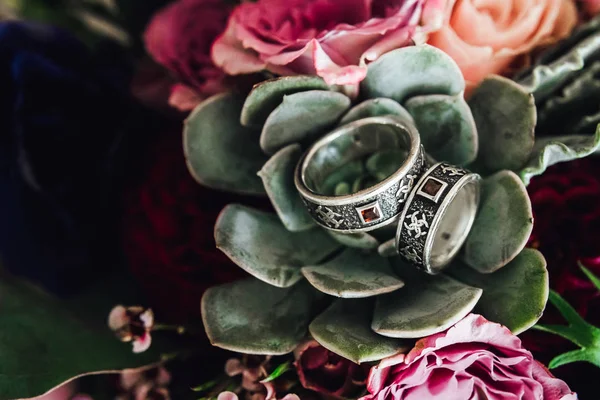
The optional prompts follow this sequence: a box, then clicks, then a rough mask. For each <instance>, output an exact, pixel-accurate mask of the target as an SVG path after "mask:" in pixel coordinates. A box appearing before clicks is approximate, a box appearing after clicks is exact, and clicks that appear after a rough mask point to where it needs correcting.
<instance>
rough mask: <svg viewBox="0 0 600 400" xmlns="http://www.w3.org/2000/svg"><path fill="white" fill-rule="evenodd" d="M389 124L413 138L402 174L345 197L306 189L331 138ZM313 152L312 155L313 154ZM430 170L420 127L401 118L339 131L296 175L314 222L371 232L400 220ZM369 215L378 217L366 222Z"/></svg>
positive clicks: (346, 230)
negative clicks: (310, 168)
mask: <svg viewBox="0 0 600 400" xmlns="http://www.w3.org/2000/svg"><path fill="white" fill-rule="evenodd" d="M357 123H360V124H361V125H360V126H365V124H386V125H392V126H394V125H395V126H397V127H398V129H403V130H404V134H406V135H409V139H410V145H411V148H410V150H409V155H408V157H407V160H406V161H405V162H404V164H403V165H402V166H401V167H400V169H399V170H398V171H396V172H395V173H394V174H392V175H391V176H389V177H388V178H386V179H385V180H383V181H382V182H380V183H378V184H377V185H374V186H372V187H370V188H367V189H363V190H361V191H359V192H357V193H355V194H351V195H344V196H325V195H320V194H317V193H314V192H313V191H311V190H310V189H308V187H307V186H306V184H305V182H304V178H303V170H304V166H305V165H306V164H307V163H309V162H310V161H311V160H310V159H309V160H307V157H310V155H311V154H312V153H314V152H315V149H318V148H319V146H326V145H327V140H329V137H330V136H331V135H340V134H352V129H353V125H354V126H356V124H357ZM311 152H312V153H311ZM425 169H426V158H425V153H424V151H423V147H422V146H421V144H420V138H419V134H418V132H417V131H416V127H414V126H408V124H407V123H406V121H403V120H401V119H399V118H396V117H392V116H386V117H371V118H365V119H363V120H360V121H357V122H356V123H351V124H348V125H346V126H344V127H342V128H340V129H337V130H335V131H333V132H332V133H330V134H329V135H327V136H325V137H324V138H322V139H321V140H320V141H319V142H317V143H315V145H314V146H313V148H311V149H309V151H308V152H307V153H306V154H305V155H304V156H303V157H302V159H301V160H300V162H299V163H298V166H297V168H296V173H295V184H296V188H297V189H298V191H299V193H300V195H301V198H302V200H303V202H304V204H305V205H306V208H307V210H308V212H309V214H310V215H311V216H312V217H313V219H314V220H315V221H316V222H317V223H318V224H319V225H321V226H323V227H324V228H326V229H329V230H332V231H337V232H343V233H352V232H361V231H370V230H373V229H376V228H379V227H382V226H385V225H388V224H390V223H393V222H395V221H397V219H398V216H399V215H400V213H401V212H402V209H403V207H404V204H405V202H406V199H407V198H408V195H409V193H410V191H411V190H412V188H413V187H414V184H415V183H416V182H417V180H418V179H419V177H420V176H421V175H422V174H423V172H424V170H425ZM365 216H372V217H374V218H368V219H365Z"/></svg>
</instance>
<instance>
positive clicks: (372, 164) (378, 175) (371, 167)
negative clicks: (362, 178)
mask: <svg viewBox="0 0 600 400" xmlns="http://www.w3.org/2000/svg"><path fill="white" fill-rule="evenodd" d="M405 159H406V151H403V150H385V151H379V152H377V153H374V154H373V155H372V156H370V157H369V158H368V159H367V161H366V162H365V168H366V170H367V172H368V173H369V174H370V175H371V176H372V177H373V178H375V180H376V181H377V182H381V181H382V180H384V179H385V178H387V177H388V176H390V175H392V174H393V173H394V172H396V171H397V170H398V168H400V167H401V166H402V164H403V163H404V160H405Z"/></svg>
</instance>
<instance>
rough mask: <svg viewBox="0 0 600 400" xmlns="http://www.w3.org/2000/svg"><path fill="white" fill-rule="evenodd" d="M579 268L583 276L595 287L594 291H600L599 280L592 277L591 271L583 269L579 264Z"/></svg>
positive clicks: (594, 276)
mask: <svg viewBox="0 0 600 400" xmlns="http://www.w3.org/2000/svg"><path fill="white" fill-rule="evenodd" d="M579 268H581V270H582V271H583V273H584V274H585V276H587V277H588V279H589V280H590V282H592V283H593V284H594V286H596V289H598V291H600V278H598V277H597V276H596V275H594V273H593V272H592V271H590V270H589V269H587V268H586V267H584V266H583V265H582V264H581V263H579Z"/></svg>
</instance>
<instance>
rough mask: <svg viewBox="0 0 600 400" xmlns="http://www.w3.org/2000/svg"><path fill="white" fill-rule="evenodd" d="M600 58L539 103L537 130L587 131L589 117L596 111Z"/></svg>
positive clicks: (599, 88)
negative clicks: (558, 90)
mask: <svg viewBox="0 0 600 400" xmlns="http://www.w3.org/2000/svg"><path fill="white" fill-rule="evenodd" d="M599 76H600V62H595V63H594V64H592V65H591V66H589V67H588V68H586V69H585V70H583V72H582V73H581V74H580V75H579V76H577V77H576V78H575V79H574V80H573V81H572V82H569V84H568V85H566V86H565V87H564V88H563V89H561V91H560V93H558V94H557V95H556V96H554V97H552V98H550V99H548V101H546V102H545V103H543V104H539V103H538V124H537V127H536V130H537V132H544V133H546V134H547V133H553V132H561V133H567V134H573V133H589V132H590V131H589V130H588V131H586V130H585V128H586V127H587V126H588V123H589V121H588V120H589V117H588V116H590V115H591V116H593V115H594V114H596V113H597V112H598V104H597V102H596V99H597V98H598V97H599V96H600V79H599ZM595 128H596V125H594V126H593V129H592V131H595Z"/></svg>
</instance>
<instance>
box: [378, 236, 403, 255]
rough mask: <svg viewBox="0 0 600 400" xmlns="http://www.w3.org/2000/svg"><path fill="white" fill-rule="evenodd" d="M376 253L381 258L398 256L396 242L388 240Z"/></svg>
mask: <svg viewBox="0 0 600 400" xmlns="http://www.w3.org/2000/svg"><path fill="white" fill-rule="evenodd" d="M377 253H379V255H380V256H381V257H394V256H397V255H398V249H397V248H396V240H395V239H390V240H388V241H387V242H383V243H382V244H381V245H380V246H379V247H378V248H377Z"/></svg>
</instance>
